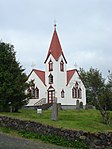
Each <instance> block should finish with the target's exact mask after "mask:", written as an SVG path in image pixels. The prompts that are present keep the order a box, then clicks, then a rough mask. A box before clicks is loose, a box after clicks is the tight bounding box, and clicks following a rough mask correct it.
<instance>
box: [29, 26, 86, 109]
mask: <svg viewBox="0 0 112 149" xmlns="http://www.w3.org/2000/svg"><path fill="white" fill-rule="evenodd" d="M44 65H45V71H43V70H38V69H33V70H32V71H31V73H30V74H29V76H28V82H30V81H31V80H33V85H32V87H30V88H29V89H28V91H29V92H31V96H32V98H31V99H30V100H29V103H28V104H27V106H28V107H31V106H38V105H42V104H47V103H53V102H57V103H59V104H61V106H62V107H63V108H65V109H73V108H75V107H76V103H77V102H78V103H82V104H83V105H84V106H85V105H86V89H85V86H84V84H83V82H82V80H81V78H80V75H79V73H78V70H77V69H72V70H67V60H66V57H65V56H64V53H63V50H62V47H61V44H60V41H59V38H58V34H57V30H56V25H54V32H53V36H52V39H51V43H50V46H49V49H48V53H47V56H46V59H45V60H44Z"/></svg>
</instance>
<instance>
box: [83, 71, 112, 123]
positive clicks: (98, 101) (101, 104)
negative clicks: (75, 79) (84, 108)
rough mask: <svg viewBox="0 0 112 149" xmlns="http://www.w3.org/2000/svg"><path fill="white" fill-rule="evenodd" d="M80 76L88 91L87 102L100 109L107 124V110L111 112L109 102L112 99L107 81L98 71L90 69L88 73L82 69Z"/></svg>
mask: <svg viewBox="0 0 112 149" xmlns="http://www.w3.org/2000/svg"><path fill="white" fill-rule="evenodd" d="M80 75H81V78H82V80H83V82H84V84H85V86H86V89H87V102H88V103H92V104H93V105H95V106H96V107H97V109H99V111H100V113H101V115H102V118H103V122H104V123H105V124H107V123H108V112H107V110H110V109H109V101H108V100H109V99H110V100H111V99H112V98H111V95H112V92H111V91H110V87H109V84H107V85H106V84H105V79H103V77H102V74H101V73H100V71H99V70H97V69H93V68H90V70H89V71H87V72H85V71H84V70H83V69H80ZM111 103H112V102H111Z"/></svg>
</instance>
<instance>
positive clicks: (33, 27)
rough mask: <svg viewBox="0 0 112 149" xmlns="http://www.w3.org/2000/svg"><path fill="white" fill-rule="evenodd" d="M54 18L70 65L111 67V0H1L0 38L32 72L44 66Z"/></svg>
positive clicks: (105, 72)
mask: <svg viewBox="0 0 112 149" xmlns="http://www.w3.org/2000/svg"><path fill="white" fill-rule="evenodd" d="M54 20H56V24H57V33H58V36H59V39H60V42H61V46H62V49H63V52H64V55H65V57H66V59H67V62H68V65H67V68H68V69H69V68H74V64H75V63H77V65H78V67H82V68H84V69H85V70H88V69H89V68H90V67H91V66H92V67H93V68H98V69H99V70H100V71H101V72H102V73H103V75H104V76H106V75H107V71H108V69H110V70H111V71H112V0H0V39H2V41H4V42H8V43H11V44H13V45H14V46H15V51H16V52H17V54H16V56H17V60H18V61H19V62H20V64H21V65H22V66H23V67H24V68H25V69H26V72H27V74H29V73H30V71H31V69H32V67H31V65H32V63H33V64H36V66H35V68H37V69H42V70H44V60H45V58H46V55H47V51H48V49H49V44H50V42H51V38H52V34H53V31H54V28H53V25H54Z"/></svg>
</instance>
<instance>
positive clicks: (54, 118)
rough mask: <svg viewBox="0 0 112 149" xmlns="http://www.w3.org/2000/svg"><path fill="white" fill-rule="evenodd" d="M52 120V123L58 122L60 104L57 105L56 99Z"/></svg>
mask: <svg viewBox="0 0 112 149" xmlns="http://www.w3.org/2000/svg"><path fill="white" fill-rule="evenodd" d="M51 120H52V121H56V120H58V104H57V100H56V99H55V100H54V102H53V105H52V114H51Z"/></svg>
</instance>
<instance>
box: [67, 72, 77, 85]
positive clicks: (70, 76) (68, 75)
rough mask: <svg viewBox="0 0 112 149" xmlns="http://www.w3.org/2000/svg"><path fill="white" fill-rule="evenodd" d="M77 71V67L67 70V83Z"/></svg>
mask: <svg viewBox="0 0 112 149" xmlns="http://www.w3.org/2000/svg"><path fill="white" fill-rule="evenodd" d="M75 71H76V69H73V70H68V71H67V85H68V83H69V81H70V80H71V78H72V76H73V75H74V73H75Z"/></svg>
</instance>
